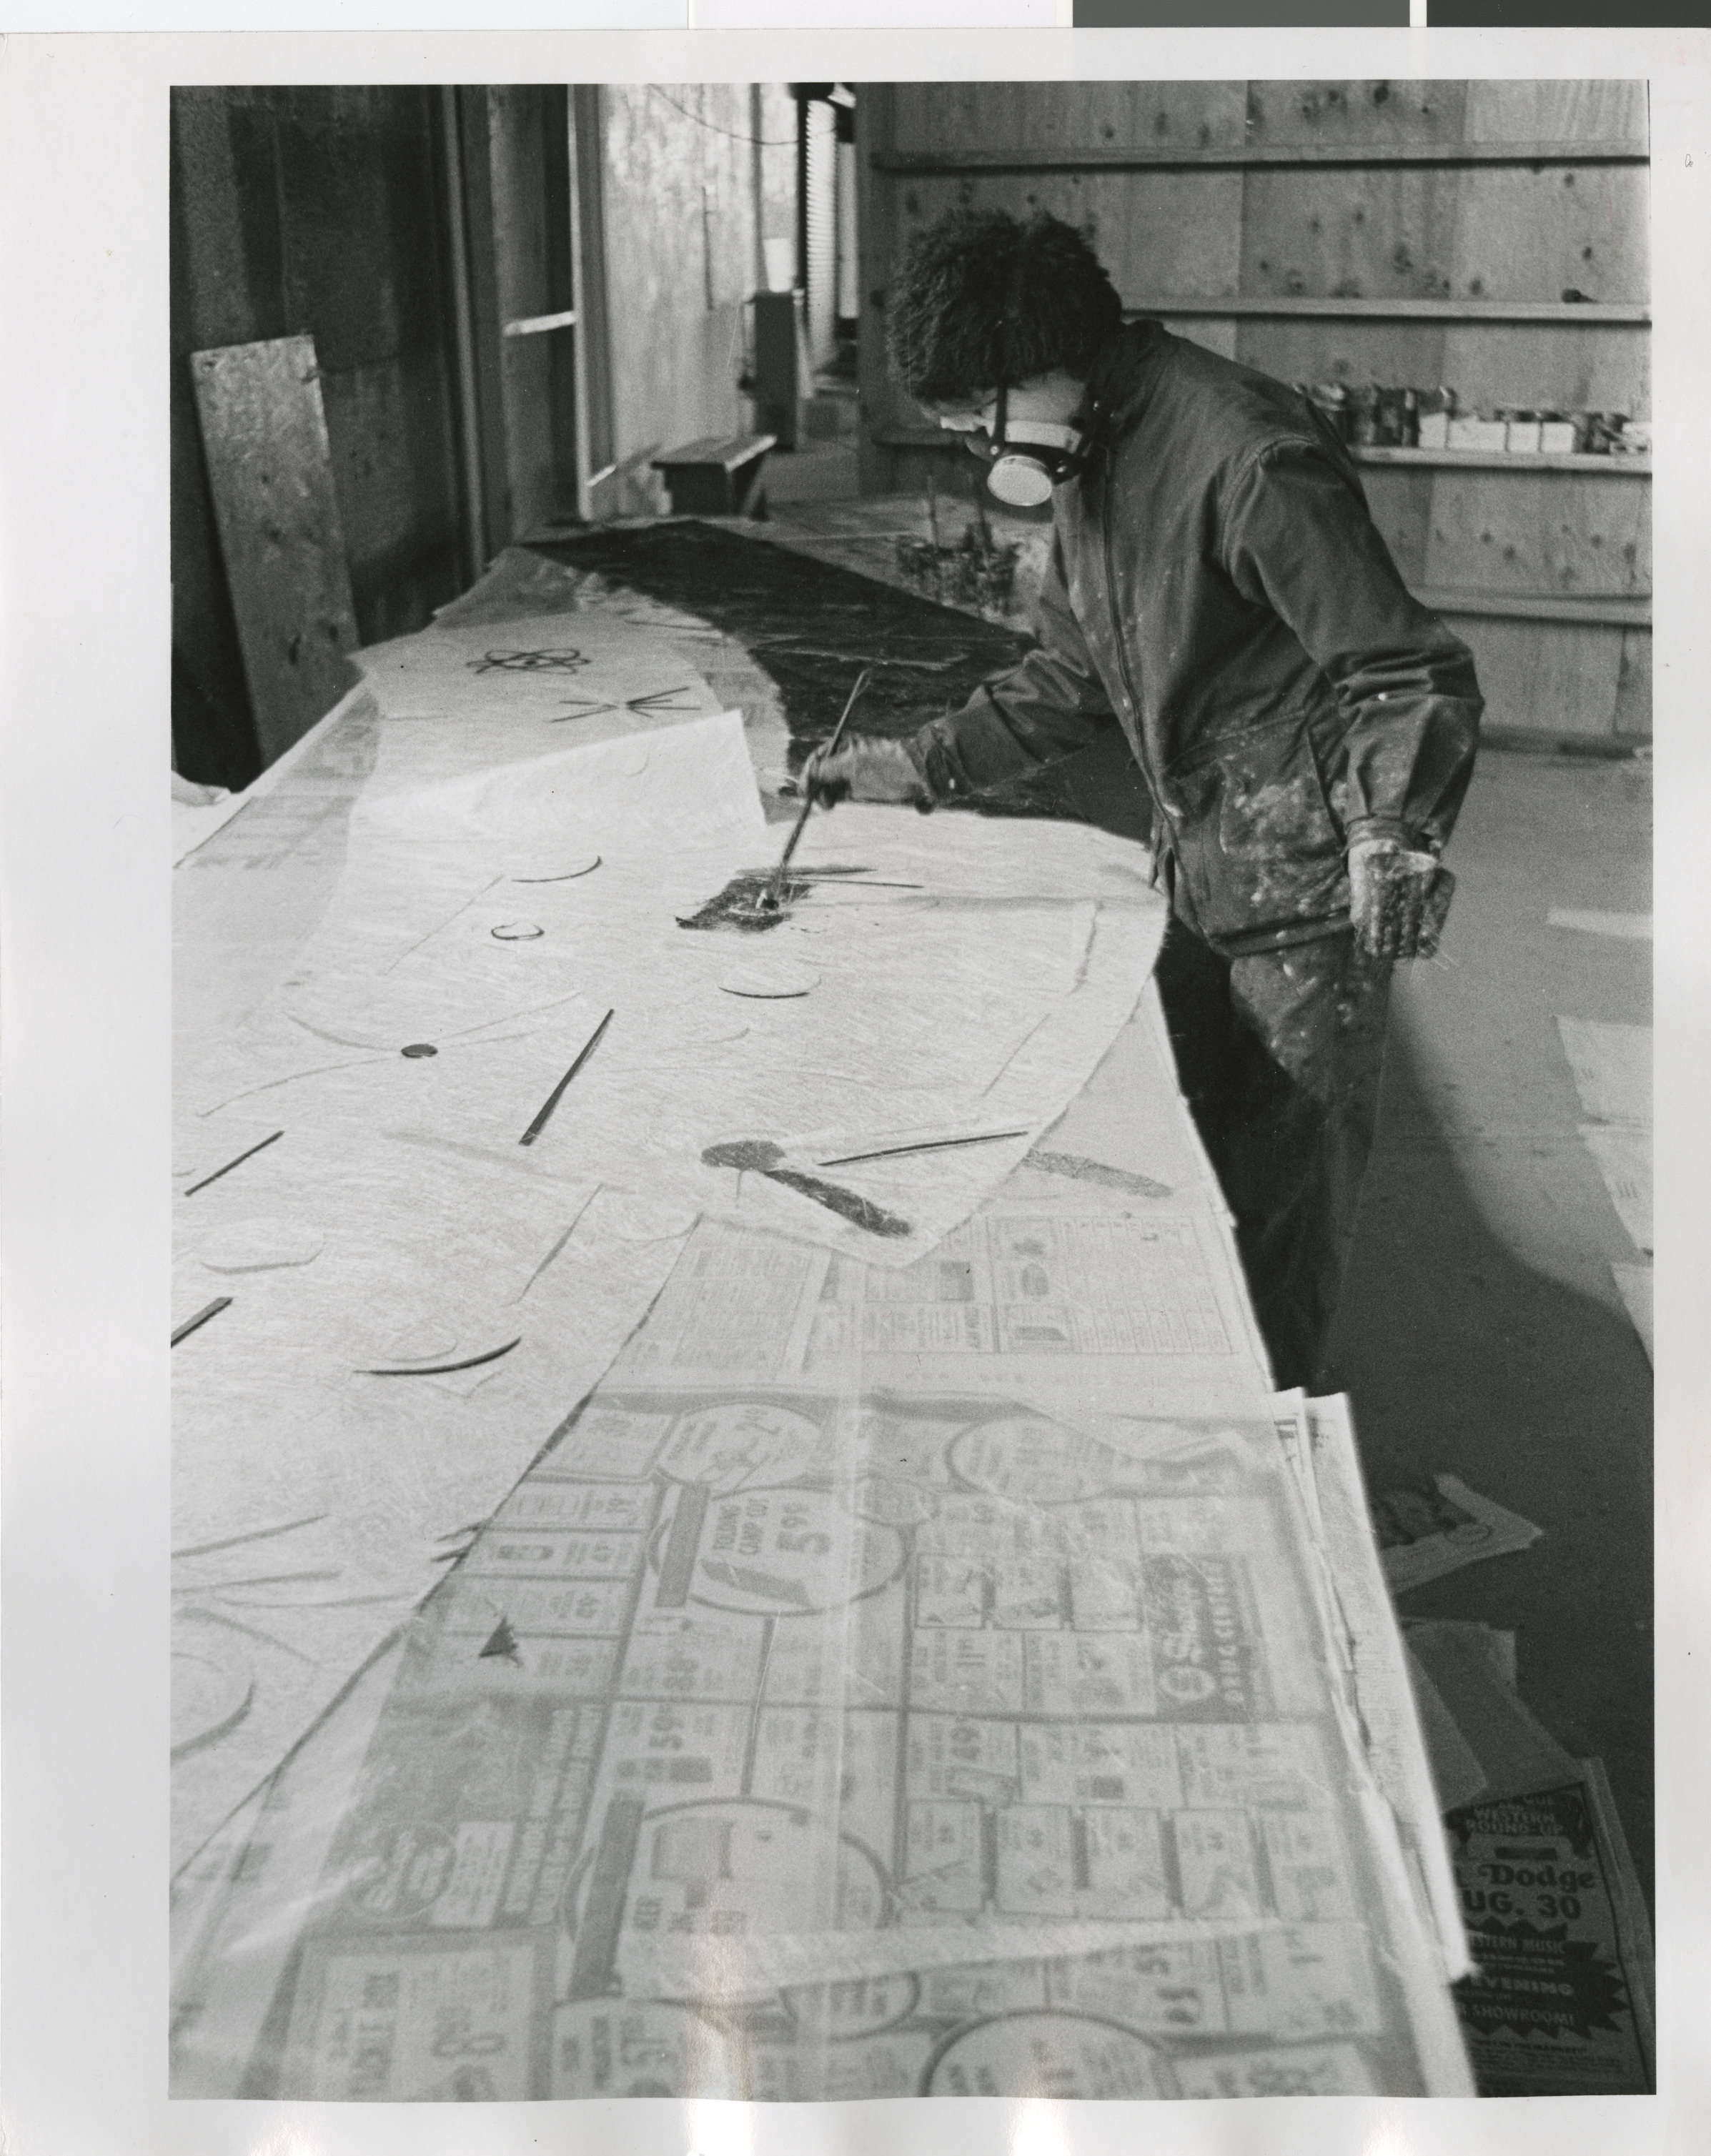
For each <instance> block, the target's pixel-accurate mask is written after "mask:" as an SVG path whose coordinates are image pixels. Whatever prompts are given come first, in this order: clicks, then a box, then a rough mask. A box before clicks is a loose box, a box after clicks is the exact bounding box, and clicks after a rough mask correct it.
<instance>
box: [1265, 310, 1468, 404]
mask: <svg viewBox="0 0 1711 2156" xmlns="http://www.w3.org/2000/svg"><path fill="white" fill-rule="evenodd" d="M1445 342H1446V340H1445V336H1444V331H1443V327H1442V326H1441V324H1439V323H1436V322H1371V321H1354V322H1334V321H1282V322H1263V321H1244V322H1242V323H1241V324H1240V325H1239V326H1238V328H1237V333H1236V357H1237V358H1238V359H1240V360H1241V362H1242V363H1243V364H1244V366H1247V367H1257V368H1258V369H1259V371H1260V372H1261V374H1270V375H1274V376H1275V377H1277V380H1278V381H1279V382H1385V383H1388V384H1390V385H1392V386H1394V387H1400V388H1410V387H1411V388H1416V389H1431V388H1436V386H1437V384H1438V383H1439V382H1441V381H1442V380H1443V379H1444V365H1445V359H1444V349H1445Z"/></svg>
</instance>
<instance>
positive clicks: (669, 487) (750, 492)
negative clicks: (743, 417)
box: [653, 434, 778, 516]
mask: <svg viewBox="0 0 1711 2156" xmlns="http://www.w3.org/2000/svg"><path fill="white" fill-rule="evenodd" d="M777 440H778V436H777V435H776V434H724V435H719V434H709V435H707V436H706V438H705V439H703V440H701V441H699V442H688V443H686V444H685V445H684V446H683V448H681V449H668V450H667V451H666V453H665V455H664V456H662V457H655V459H653V468H654V470H655V471H658V472H664V474H665V490H666V492H667V493H668V494H669V495H671V514H672V515H673V516H765V515H766V500H767V497H766V487H765V484H764V482H763V479H762V473H763V470H764V469H765V465H766V460H767V451H768V449H771V448H772V447H773V444H774V443H775V442H776V441H777Z"/></svg>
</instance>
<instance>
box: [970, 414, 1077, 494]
mask: <svg viewBox="0 0 1711 2156" xmlns="http://www.w3.org/2000/svg"><path fill="white" fill-rule="evenodd" d="M959 431H963V432H964V445H965V446H966V447H967V449H969V451H970V453H971V454H974V456H977V457H979V459H980V460H981V461H982V463H983V464H984V465H986V466H987V467H988V470H987V474H986V484H987V486H988V489H989V490H990V492H991V493H992V494H993V495H994V497H995V498H996V499H997V500H999V501H1001V502H1004V503H1005V505H1006V506H1008V507H1010V508H1011V509H1038V508H1040V507H1041V506H1043V505H1044V504H1045V503H1046V502H1048V501H1050V500H1051V490H1052V489H1053V488H1054V487H1056V486H1061V485H1063V484H1064V482H1065V480H1071V479H1073V478H1075V477H1076V474H1077V473H1078V472H1080V471H1081V470H1082V467H1083V465H1086V463H1087V455H1088V452H1089V450H1090V449H1091V448H1092V442H1091V440H1090V439H1089V437H1088V436H1087V434H1085V433H1084V432H1083V430H1082V429H1081V428H1080V427H1076V426H1066V425H1062V424H1060V423H1056V422H1055V421H1052V420H1050V419H1012V418H1010V392H1009V390H1008V389H1007V388H1003V389H1000V390H999V393H998V410H997V413H996V414H995V416H994V420H993V424H992V429H991V432H990V433H988V432H987V430H986V429H984V428H980V429H976V430H974V431H973V432H967V431H965V430H959Z"/></svg>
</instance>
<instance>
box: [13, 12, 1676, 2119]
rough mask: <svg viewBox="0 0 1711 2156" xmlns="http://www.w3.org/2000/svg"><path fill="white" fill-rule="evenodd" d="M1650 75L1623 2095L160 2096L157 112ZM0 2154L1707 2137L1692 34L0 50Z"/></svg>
mask: <svg viewBox="0 0 1711 2156" xmlns="http://www.w3.org/2000/svg"><path fill="white" fill-rule="evenodd" d="M1231 74H1240V75H1241V76H1242V77H1243V78H1245V79H1248V80H1264V79H1283V78H1289V77H1307V78H1318V79H1336V80H1342V79H1347V78H1351V77H1354V78H1362V77H1378V76H1390V77H1392V78H1402V77H1407V76H1410V75H1436V76H1440V77H1446V78H1452V79H1453V78H1462V77H1472V76H1481V75H1484V76H1500V75H1509V76H1529V75H1531V76H1568V77H1596V76H1625V77H1633V76H1636V75H1640V74H1646V75H1647V76H1648V77H1649V78H1650V80H1651V82H1652V220H1653V250H1652V256H1653V264H1654V277H1655V283H1656V292H1655V298H1654V309H1655V324H1656V326H1655V332H1654V362H1655V364H1654V381H1655V384H1656V398H1655V413H1654V424H1655V427H1656V430H1657V442H1658V444H1659V448H1658V452H1657V470H1656V480H1655V489H1654V521H1655V536H1656V555H1657V590H1656V601H1655V604H1656V617H1657V627H1656V632H1655V634H1656V652H1657V664H1656V668H1655V679H1656V684H1657V716H1656V742H1657V768H1658V776H1659V778H1660V780H1661V782H1662V783H1660V784H1659V786H1658V788H1657V898H1656V909H1655V910H1656V916H1657V940H1656V981H1657V1047H1658V1060H1657V1070H1658V1096H1659V1097H1658V1101H1657V1142H1658V1145H1659V1147H1660V1154H1661V1158H1662V1162H1663V1163H1665V1164H1666V1165H1667V1173H1663V1174H1660V1175H1659V1176H1658V1178H1657V1184H1658V1200H1657V1214H1658V1219H1657V1228H1658V1235H1657V1250H1658V1259H1657V1273H1658V1292H1657V1327H1658V1338H1659V1347H1660V1352H1659V1356H1658V1362H1657V1378H1658V1394H1657V1432H1658V1445H1657V1469H1658V1472H1657V1705H1658V1729H1659V1740H1658V1751H1659V1765H1660V1770H1661V1771H1660V1779H1659V1799H1658V1828H1659V1834H1658V1857H1659V1880H1660V1886H1659V1895H1658V1905H1659V1906H1658V1925H1657V1939H1658V1948H1659V1963H1658V1991H1659V2031H1660V2054H1661V2056H1660V2088H1661V2090H1662V2093H1661V2094H1660V2095H1659V2096H1658V2097H1654V2098H1649V2099H1648V2098H1623V2097H1607V2098H1592V2097H1578V2098H1545V2099H1532V2100H1528V2101H1524V2102H1517V2101H1508V2102H1464V2101H1451V2100H1443V2099H1440V2100H1436V2101H1433V2100H1418V2101H1414V2102H1402V2101H1397V2100H1374V2101H1371V2102H1368V2101H1366V2100H1357V2099H1308V2100H1301V2101H1295V2102H1248V2103H1244V2104H1241V2105H1239V2106H1230V2105H1225V2104H1221V2103H1220V2104H1161V2105H1148V2106H1129V2105H1117V2104H1092V2103H1089V2104H1071V2105H1061V2106H1059V2105H1051V2104H1046V2103H1006V2102H982V2101H976V2100H965V2101H963V2102H935V2103H933V2105H932V2106H931V2107H930V2108H929V2107H927V2106H925V2105H922V2104H920V2103H917V2102H891V2103H876V2104H865V2105H849V2106H835V2107H834V2106H814V2105H809V2106H797V2105H791V2106H758V2107H748V2106H741V2105H723V2104H712V2103H702V2104H696V2103H691V2104H677V2103H667V2102H623V2103H590V2104H583V2105H574V2104H559V2103H538V2104H524V2105H516V2106H491V2107H488V2106H473V2107H437V2106H426V2105H414V2106H392V2105H362V2106H338V2105H317V2104H301V2103H277V2104H273V2103H267V2104H263V2103H239V2102H232V2103H224V2102H181V2103H177V2104H171V2103H169V2102H167V2098H166V2094H165V2087H166V2065H167V2001H166V1984H167V1892H166V1886H167V1765H166V1759H167V1609H168V1593H167V1554H166V1553H167V1540H168V1536H167V1430H168V1389H167V1347H166V1341H167V1332H168V1325H169V1309H168V1299H167V1247H168V1232H167V1231H168V1192H169V1189H170V1181H169V1175H168V1166H169V1163H168V1158H167V1149H168V1133H169V1131H170V1112H169V1087H170V1029H169V998H170V980H171V963H170V891H169V875H170V871H169V868H168V862H169V860H170V843H169V809H168V792H167V783H166V782H167V767H168V764H169V761H170V714H169V708H168V705H169V696H168V683H169V674H170V668H169V643H170V638H169V598H170V562H169V557H168V543H167V471H168V453H167V382H168V339H167V288H168V280H167V92H168V88H169V86H170V85H172V84H174V83H193V82H203V83H244V84H250V83H257V84H259V83H265V82H280V83H303V82H312V81H340V82H351V83H371V82H374V83H378V82H400V81H419V82H432V83H439V82H478V81H494V82H500V81H528V80H561V81H578V80H580V81H590V80H631V81H641V80H654V81H660V82H678V81H686V80H697V79H701V80H720V79H722V80H736V81H748V80H794V79H798V78H801V79H804V80H806V79H810V78H811V79H830V80H850V81H874V80H922V79H930V78H935V77H955V76H978V77H983V78H986V79H989V80H1015V79H1020V78H1022V77H1025V76H1056V77H1058V78H1061V79H1066V80H1075V79H1084V80H1085V79H1092V78H1096V77H1101V76H1105V77H1116V78H1124V77H1127V78H1132V79H1143V80H1145V79H1154V80H1172V79H1176V80H1182V79H1187V78H1190V77H1195V76H1200V77H1220V76H1228V75H1231ZM0 352H3V355H4V356H3V358H0V369H3V382H0V1358H3V1362H0V1418H3V1456H0V1536H3V1572H0V1610H3V1621H0V1650H3V1655H4V1661H3V1681H4V1694H3V1720H0V1772H3V1779H0V1804H3V1809H0V1835H3V1843H0V1850H3V1866H4V1870H3V1894H0V1953H3V1956H4V1960H3V1969H0V1975H3V1985H4V1989H3V2007H4V2015H3V2021H0V2046H3V2051H0V2148H3V2150H4V2151H5V2152H6V2156H85V2152H89V2153H90V2156H95V2152H100V2156H106V2152H109V2151H110V2152H113V2156H154V2152H156V2151H160V2152H172V2156H204V2152H206V2156H214V2153H215V2152H218V2156H233V2153H234V2152H239V2151H244V2152H249V2151H255V2152H258V2156H259V2152H262V2151H266V2152H268V2156H321V2152H323V2151H324V2152H326V2156H347V2152H358V2151H359V2152H362V2156H383V2152H384V2156H392V2152H393V2151H397V2152H398V2156H405V2152H408V2156H430V2153H431V2152H439V2151H447V2152H451V2151H456V2152H460V2156H461V2153H462V2152H477V2151H479V2152H480V2156H509V2152H511V2151H513V2150H516V2151H522V2150H532V2151H540V2150H544V2149H552V2150H554V2151H565V2152H578V2156H580V2152H583V2151H588V2152H595V2151H599V2152H605V2151H623V2152H626V2156H774V2152H777V2156H785V2152H789V2156H797V2152H801V2151H809V2150H836V2151H839V2152H847V2156H856V2152H863V2156H866V2152H867V2151H870V2150H871V2151H875V2152H879V2151H881V2150H882V2151H883V2152H884V2156H913V2152H915V2151H917V2150H922V2151H925V2150H927V2149H929V2148H930V2149H931V2150H932V2151H933V2156H962V2152H964V2151H968V2152H974V2151H975V2150H979V2151H983V2152H985V2151H992V2150H996V2149H999V2148H1005V2149H1008V2150H1010V2151H1013V2152H1014V2156H1106V2152H1110V2156H1117V2153H1118V2152H1119V2151H1122V2152H1124V2156H1127V2152H1128V2151H1130V2150H1133V2148H1136V2147H1137V2146H1139V2145H1143V2146H1144V2147H1145V2148H1146V2149H1147V2150H1148V2156H1151V2152H1154V2151H1159V2152H1164V2151H1169V2152H1175V2151H1179V2150H1181V2151H1194V2152H1200V2151H1207V2152H1210V2151H1214V2150H1216V2151H1219V2152H1228V2151H1231V2150H1232V2149H1248V2148H1251V2149H1253V2150H1255V2151H1256V2152H1260V2151H1263V2152H1264V2156H1296V2152H1300V2156H1344V2152H1348V2156H1354V2152H1356V2151H1359V2152H1361V2156H1416V2153H1417V2156H1438V2152H1445V2156H1450V2153H1451V2152H1453V2156H1487V2152H1489V2156H1532V2152H1534V2151H1538V2152H1540V2156H1544V2152H1546V2151H1549V2156H1576V2152H1579V2151H1580V2150H1582V2149H1585V2150H1587V2151H1589V2152H1590V2151H1596V2152H1598V2156H1608V2152H1611V2151H1616V2150H1619V2151H1621V2152H1622V2156H1630V2152H1632V2156H1649V2152H1651V2151H1653V2150H1656V2151H1658V2152H1660V2156H1661V2152H1662V2151H1664V2150H1665V2149H1673V2148H1681V2149H1687V2148H1692V2147H1698V2146H1703V2145H1704V2142H1705V2139H1706V2136H1707V2134H1708V2133H1711V2060H1708V2056H1707V2047H1706V2046H1704V2044H1703V2030H1704V2029H1705V2028H1706V2027H1707V2026H1711V1980H1708V1962H1711V1896H1708V1892H1707V1886H1708V1868H1711V1867H1708V1857H1707V1844H1708V1840H1711V1837H1707V1836H1706V1835H1705V1834H1704V1833H1703V1828H1702V1826H1701V1824H1700V1821H1701V1817H1702V1815H1703V1808H1704V1792H1705V1791H1706V1789H1708V1788H1711V1740H1708V1730H1711V1715H1708V1712H1707V1709H1708V1704H1711V1702H1708V1697H1707V1690H1706V1672H1707V1669H1708V1666H1711V1625H1708V1622H1707V1620H1708V1614H1711V1501H1708V1499H1711V1487H1708V1474H1707V1471H1706V1469H1705V1468H1704V1467H1703V1466H1700V1465H1699V1464H1698V1458H1697V1457H1696V1455H1699V1453H1700V1449H1701V1445H1702V1435H1701V1433H1702V1430H1703V1424H1704V1420H1705V1417H1706V1407H1707V1403H1708V1401H1711V1350H1708V1347H1707V1346H1706V1344H1705V1342H1706V1339H1707V1336H1708V1333H1711V1327H1708V1326H1707V1325H1706V1323H1705V1322H1704V1314H1705V1313H1706V1312H1708V1311H1711V1277H1708V1274H1711V1265H1708V1253H1711V1237H1708V1235H1706V1233H1705V1230H1704V1225H1703V1224H1704V1220H1705V1208H1706V1206H1707V1204H1708V1201H1711V1177H1708V1174H1707V1166H1708V1152H1711V1135H1708V1129H1707V1118H1706V1116H1704V1114H1703V1110H1702V1105H1701V1104H1702V1101H1703V1098H1704V1096H1705V1091H1706V1088H1705V1081H1704V1078H1703V1073H1704V1072H1705V1071H1706V1070H1708V1069H1711V962H1708V953H1707V947H1706V936H1705V932H1704V930H1705V925H1706V924H1708V923H1711V843H1708V839H1711V815H1708V813H1707V812H1708V809H1711V788H1708V784H1707V778H1708V771H1707V762H1708V733H1711V711H1708V710H1707V708H1706V706H1707V695H1706V684H1707V683H1708V681H1711V648H1708V644H1711V633H1708V622H1711V603H1708V596H1707V591H1706V586H1707V582H1708V577H1707V571H1708V568H1711V547H1708V543H1707V521H1708V520H1707V511H1708V507H1711V503H1708V499H1707V496H1708V475H1711V363H1708V357H1707V355H1708V353H1711V35H1707V34H1705V33H1671V32H1652V31H1647V30H1627V31H1623V32H1590V31H1570V30H1561V31H1558V30H1553V31H1538V32H1529V31H1509V32H1498V31H1469V32H1454V31H1424V32H1421V31H1354V30H1333V31H1308V30H1296V31H1261V30H1243V31H1237V32H1230V31H1223V32H1219V31H1208V32H1197V33H1191V32H1179V31H1168V32H1167V31H1133V32H1080V33H1068V32H1021V33H1003V32H995V31H994V32H987V33H972V32H957V33H908V34H905V33H889V32H888V33H860V32H857V33H785V32H778V31H769V32H767V33H759V34H755V33H736V32H732V33H719V34H717V35H714V34H711V33H701V34H694V35H684V34H679V33H640V34H631V33H579V34H571V35H563V36H558V35H550V34H539V33H481V34H463V33H429V34H421V35H416V34H409V35H406V34H389V35H360V34H355V35H343V36H337V37H333V36H318V35H317V36H311V35H307V34H302V35H291V36H250V35H236V36H219V37H212V36H209V37H191V38H178V37H166V36H140V37H126V38H116V37H67V36H49V37H40V38H35V37H28V36H25V37H12V38H8V40H7V43H6V45H5V48H4V51H3V54H0Z"/></svg>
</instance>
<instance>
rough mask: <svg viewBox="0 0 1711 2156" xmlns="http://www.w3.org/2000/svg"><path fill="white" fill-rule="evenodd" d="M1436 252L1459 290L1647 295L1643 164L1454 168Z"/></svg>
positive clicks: (1516, 296)
mask: <svg viewBox="0 0 1711 2156" xmlns="http://www.w3.org/2000/svg"><path fill="white" fill-rule="evenodd" d="M1650 179H1651V174H1650V172H1649V171H1648V170H1647V167H1645V166H1643V165H1595V166H1590V167H1589V166H1580V167H1574V168H1571V169H1570V170H1567V171H1561V170H1556V169H1553V168H1552V167H1549V166H1546V167H1544V168H1543V169H1541V170H1540V171H1538V172H1532V171H1529V169H1528V168H1527V167H1525V166H1518V167H1510V166H1489V167H1477V168H1470V169H1468V170H1467V171H1464V172H1461V173H1459V174H1457V181H1458V186H1457V190H1456V194H1455V198H1454V200H1455V203H1456V208H1457V215H1456V219H1455V229H1454V235H1453V238H1452V240H1451V242H1450V244H1449V247H1448V249H1447V250H1446V252H1447V254H1448V267H1449V271H1450V279H1451V286H1452V290H1453V291H1454V292H1455V294H1456V295H1457V297H1458V298H1459V297H1462V296H1463V295H1467V296H1468V297H1471V298H1473V299H1480V298H1482V297H1488V298H1491V299H1503V300H1560V299H1561V298H1562V296H1563V294H1564V293H1565V291H1568V290H1574V291H1578V292H1584V293H1585V295H1586V296H1587V298H1588V299H1590V300H1605V301H1611V300H1615V301H1623V300H1646V299H1647V298H1648V297H1649V296H1650V292H1651V277H1650V272H1649V269H1648V266H1647V229H1646V226H1647V200H1648V187H1649V182H1650Z"/></svg>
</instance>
